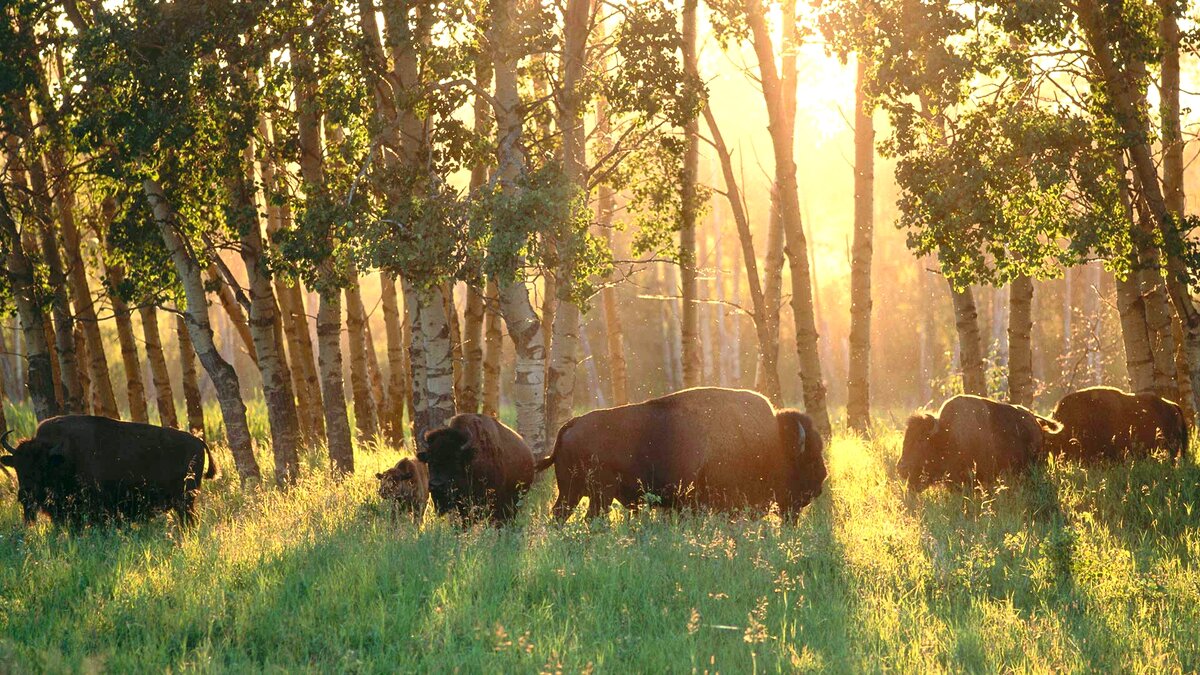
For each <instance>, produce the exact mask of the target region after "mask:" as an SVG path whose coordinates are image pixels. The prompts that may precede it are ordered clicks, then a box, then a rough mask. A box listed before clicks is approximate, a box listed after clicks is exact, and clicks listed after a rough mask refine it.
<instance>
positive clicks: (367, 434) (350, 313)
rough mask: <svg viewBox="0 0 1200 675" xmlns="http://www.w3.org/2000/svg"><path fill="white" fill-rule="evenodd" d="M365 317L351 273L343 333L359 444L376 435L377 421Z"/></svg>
mask: <svg viewBox="0 0 1200 675" xmlns="http://www.w3.org/2000/svg"><path fill="white" fill-rule="evenodd" d="M366 323H367V313H366V309H365V308H364V307H363V301H362V292H361V291H360V290H359V279H358V273H357V272H352V273H351V274H350V278H349V280H348V285H347V286H346V333H347V338H348V342H349V344H350V391H351V393H352V395H353V398H354V426H355V428H356V430H357V431H358V439H359V441H366V440H371V439H374V438H375V437H376V436H378V435H379V418H378V416H377V415H376V411H375V401H374V397H372V396H371V381H370V377H371V376H370V374H369V373H368V372H367V338H366Z"/></svg>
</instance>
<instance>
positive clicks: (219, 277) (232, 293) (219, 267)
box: [205, 253, 258, 364]
mask: <svg viewBox="0 0 1200 675" xmlns="http://www.w3.org/2000/svg"><path fill="white" fill-rule="evenodd" d="M214 255H216V254H215V253H214ZM225 272H228V268H227V267H225V263H223V262H214V263H210V264H209V266H208V269H206V270H205V274H206V275H207V276H208V281H209V283H210V284H211V285H212V287H213V288H215V289H216V294H217V300H218V301H220V303H221V309H223V310H225V317H226V318H227V319H228V320H229V326H230V327H232V328H233V331H234V332H235V333H237V336H238V340H240V341H241V343H242V348H243V349H245V350H246V353H247V354H248V355H249V356H250V360H251V361H254V363H255V364H257V363H258V352H257V351H255V349H254V337H253V336H251V334H250V321H249V320H248V319H247V318H246V312H245V311H244V310H243V309H242V308H243V307H248V306H249V305H250V300H249V298H247V297H246V296H245V294H243V293H242V289H241V288H240V287H238V286H237V282H236V281H235V280H234V279H233V278H231V275H227V274H225ZM235 289H236V290H235ZM223 346H224V347H225V348H226V349H227V350H230V353H233V350H234V349H235V348H234V346H233V345H231V344H225V345H223Z"/></svg>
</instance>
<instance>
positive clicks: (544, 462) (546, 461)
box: [533, 420, 575, 473]
mask: <svg viewBox="0 0 1200 675" xmlns="http://www.w3.org/2000/svg"><path fill="white" fill-rule="evenodd" d="M574 424H575V420H569V421H568V422H567V423H566V424H564V425H562V428H560V429H559V430H558V435H557V436H555V437H554V447H553V448H551V449H550V454H548V455H546V456H545V457H542V458H541V459H539V460H537V463H536V464H534V467H533V470H534V472H535V473H541V472H543V471H545V470H546V469H549V468H550V467H551V466H553V464H554V459H555V458H556V457H558V448H559V446H561V445H562V442H563V434H565V433H567V429H570V428H571V426H572V425H574Z"/></svg>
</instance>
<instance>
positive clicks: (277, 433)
mask: <svg viewBox="0 0 1200 675" xmlns="http://www.w3.org/2000/svg"><path fill="white" fill-rule="evenodd" d="M255 164H256V162H255V158H254V148H253V146H252V145H251V146H249V147H248V148H247V149H246V151H245V167H244V168H245V170H246V172H247V173H248V175H247V176H245V177H244V178H243V179H242V181H240V182H239V183H238V185H237V190H236V194H237V195H238V197H239V202H240V203H241V204H243V205H245V206H246V207H248V209H247V210H248V212H250V213H252V214H255V215H253V216H252V217H251V218H249V219H248V222H246V223H242V224H241V226H242V229H243V231H242V233H241V254H242V262H243V263H245V265H246V277H247V279H248V280H249V285H250V319H249V323H250V335H251V337H252V338H253V340H254V351H255V353H256V354H258V369H259V372H260V373H261V375H262V388H263V398H264V401H265V403H266V408H267V423H268V425H269V427H270V430H271V453H272V456H273V457H274V460H275V482H276V483H278V484H281V485H284V484H288V483H291V482H293V481H294V480H295V479H296V478H297V472H298V471H299V463H300V455H299V446H300V420H299V417H298V415H297V412H296V394H295V391H294V390H293V389H292V373H291V369H290V368H288V362H287V358H286V352H285V348H284V344H283V322H282V320H281V319H280V317H279V305H278V304H277V303H276V301H275V291H274V288H273V287H272V285H271V275H270V273H269V272H268V271H267V269H266V268H265V266H264V261H263V249H264V247H263V234H262V223H261V222H260V218H259V217H258V216H257V214H258V213H261V212H262V211H263V210H264V209H263V207H264V206H265V205H263V204H260V203H259V200H258V198H257V194H256V188H255V187H254V185H255V183H256V182H257V181H256V178H257V174H258V171H257V169H256V167H255ZM306 414H307V411H306Z"/></svg>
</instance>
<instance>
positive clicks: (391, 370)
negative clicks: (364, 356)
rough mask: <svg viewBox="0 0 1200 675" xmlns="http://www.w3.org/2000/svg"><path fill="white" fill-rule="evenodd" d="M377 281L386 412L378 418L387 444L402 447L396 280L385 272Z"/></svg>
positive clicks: (401, 355)
mask: <svg viewBox="0 0 1200 675" xmlns="http://www.w3.org/2000/svg"><path fill="white" fill-rule="evenodd" d="M380 280H381V281H380V288H381V290H382V293H383V301H382V305H383V328H384V332H385V334H386V336H387V361H388V378H387V411H386V412H385V413H384V414H383V415H381V418H382V422H383V425H382V426H383V429H384V431H385V432H386V433H387V438H388V441H389V442H390V443H391V444H392V445H393V446H394V447H397V448H399V447H401V446H402V445H403V444H404V387H405V380H406V373H405V371H406V368H405V365H404V364H405V361H404V331H403V329H402V328H401V322H402V317H401V316H400V304H399V302H398V301H397V298H396V280H395V278H394V277H392V276H391V275H390V274H388V273H386V272H384V273H383V274H382V275H381V276H380Z"/></svg>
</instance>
